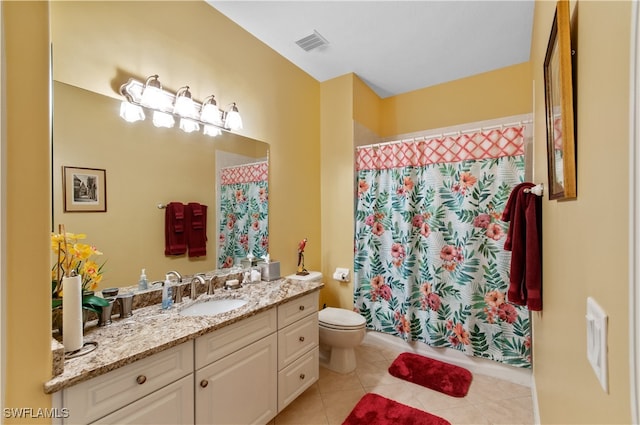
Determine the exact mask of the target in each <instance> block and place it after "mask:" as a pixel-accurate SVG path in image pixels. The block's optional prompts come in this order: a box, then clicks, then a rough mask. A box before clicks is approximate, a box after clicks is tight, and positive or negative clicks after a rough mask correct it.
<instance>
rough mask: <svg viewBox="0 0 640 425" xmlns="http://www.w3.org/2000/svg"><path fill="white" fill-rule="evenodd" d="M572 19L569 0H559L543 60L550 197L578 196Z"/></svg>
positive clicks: (560, 198) (570, 197)
mask: <svg viewBox="0 0 640 425" xmlns="http://www.w3.org/2000/svg"><path fill="white" fill-rule="evenodd" d="M570 20H571V17H570V11H569V1H568V0H559V1H558V3H557V4H556V11H555V15H554V18H553V26H552V28H551V35H550V37H549V44H548V46H547V52H546V56H545V60H544V88H545V115H546V129H547V131H546V136H547V169H548V177H549V184H548V187H549V189H548V193H549V199H550V200H554V199H555V200H563V199H575V198H576V197H577V187H576V154H575V119H574V110H573V102H574V99H573V96H574V94H573V76H572V72H573V71H572V54H573V51H572V48H571V27H570Z"/></svg>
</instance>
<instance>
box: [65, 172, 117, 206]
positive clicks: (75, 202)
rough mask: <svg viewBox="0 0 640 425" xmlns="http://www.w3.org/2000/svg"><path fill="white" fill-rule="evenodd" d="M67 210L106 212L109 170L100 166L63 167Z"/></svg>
mask: <svg viewBox="0 0 640 425" xmlns="http://www.w3.org/2000/svg"><path fill="white" fill-rule="evenodd" d="M62 187H63V191H62V192H63V198H64V211H65V212H106V211H107V171H106V170H104V169H100V168H83V167H67V166H63V167H62Z"/></svg>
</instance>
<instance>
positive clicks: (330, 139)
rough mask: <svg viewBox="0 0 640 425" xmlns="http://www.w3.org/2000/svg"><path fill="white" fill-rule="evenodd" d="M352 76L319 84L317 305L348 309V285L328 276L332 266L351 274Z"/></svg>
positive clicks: (350, 300)
mask: <svg viewBox="0 0 640 425" xmlns="http://www.w3.org/2000/svg"><path fill="white" fill-rule="evenodd" d="M353 80H354V76H353V74H348V75H344V76H342V77H338V78H334V79H332V80H329V81H325V82H324V83H322V85H321V93H322V94H321V103H322V109H321V122H322V133H321V144H320V145H321V155H320V164H321V169H322V172H321V185H320V186H321V191H320V194H321V205H322V273H323V274H324V277H325V283H326V286H325V288H324V289H322V291H321V293H320V295H321V297H320V304H321V305H322V304H325V303H326V304H327V305H329V306H335V307H343V308H352V306H353V284H352V282H349V283H345V282H337V281H335V280H333V278H332V277H331V276H332V275H333V272H334V270H335V269H336V267H346V268H349V269H350V270H351V272H353V118H352V116H353Z"/></svg>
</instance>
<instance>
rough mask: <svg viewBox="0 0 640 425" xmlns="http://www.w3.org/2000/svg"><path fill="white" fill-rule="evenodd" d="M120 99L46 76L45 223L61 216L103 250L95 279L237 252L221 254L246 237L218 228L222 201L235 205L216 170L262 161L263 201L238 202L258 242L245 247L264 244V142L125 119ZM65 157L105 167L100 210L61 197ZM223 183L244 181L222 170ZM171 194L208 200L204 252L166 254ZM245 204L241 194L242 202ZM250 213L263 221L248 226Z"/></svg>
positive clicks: (115, 281)
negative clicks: (49, 116)
mask: <svg viewBox="0 0 640 425" xmlns="http://www.w3.org/2000/svg"><path fill="white" fill-rule="evenodd" d="M120 102H121V101H120V100H119V99H115V98H111V97H107V96H104V95H100V94H97V93H94V92H90V91H87V90H83V89H80V88H77V87H74V86H70V85H67V84H64V83H61V82H58V81H54V82H53V176H52V180H53V190H52V197H53V199H52V205H53V217H52V223H53V226H54V228H53V230H54V231H57V229H58V225H59V224H64V225H65V228H66V230H67V231H68V232H72V233H84V234H86V235H87V239H86V242H87V243H89V244H92V245H95V246H96V247H97V248H98V249H99V250H100V251H101V252H102V253H103V255H102V256H101V257H100V258H99V260H100V261H99V263H102V262H105V261H106V263H105V265H104V277H103V282H102V283H101V285H100V287H101V288H104V287H111V286H130V285H134V284H135V283H136V281H137V278H138V276H139V275H140V270H141V269H143V268H144V269H146V272H147V276H148V278H149V280H150V281H153V280H160V279H163V278H164V275H165V273H166V272H167V271H169V270H178V271H179V272H180V273H182V274H193V273H197V272H204V271H209V270H213V269H217V268H220V267H221V266H222V265H223V264H222V263H224V262H225V261H226V262H227V264H226V265H228V263H229V261H231V262H236V259H232V260H229V259H228V257H229V256H230V255H231V256H233V254H229V253H236V254H237V255H238V256H241V255H242V252H241V251H242V250H241V248H238V246H240V247H243V246H245V245H243V243H244V242H245V241H244V239H243V240H242V241H241V242H242V243H239V242H240V241H239V239H240V237H239V236H237V235H236V234H235V233H233V232H230V231H226V230H225V226H229V223H228V218H229V217H232V216H231V215H230V214H232V213H231V212H230V211H231V209H232V208H238V205H237V204H236V203H234V202H232V201H231V200H230V199H229V198H228V194H226V193H227V192H229V193H231V191H230V190H228V191H227V192H225V188H224V187H223V186H224V184H225V182H222V181H221V180H220V179H221V177H220V176H221V175H222V174H223V173H225V172H226V173H227V175H234V176H237V175H238V173H239V174H240V175H242V174H243V172H244V171H247V170H249V171H252V172H253V174H256V173H255V170H256V169H261V170H262V171H263V172H262V174H260V173H258V174H260V178H259V179H256V180H255V181H256V182H257V183H256V185H257V188H255V194H256V195H255V196H256V199H257V201H256V202H259V201H260V200H262V202H264V203H263V204H262V205H261V206H260V205H255V204H254V205H253V209H252V210H246V214H245V215H246V216H247V217H249V220H247V221H246V222H245V223H244V224H243V225H245V226H248V227H249V228H250V231H249V232H248V233H251V235H250V238H251V239H252V240H253V241H255V242H252V244H254V243H255V244H257V245H256V247H255V250H254V252H256V253H260V252H261V249H264V250H265V252H266V249H267V244H268V230H267V228H266V224H267V223H268V217H267V211H268V209H267V208H266V205H268V203H267V202H266V201H267V190H266V185H267V178H266V175H265V173H268V155H269V146H268V144H267V143H264V142H261V141H257V140H253V139H249V138H246V137H242V136H238V135H236V134H232V133H227V132H224V133H223V134H222V135H221V136H218V137H209V136H205V135H203V134H201V133H195V132H194V133H184V132H182V131H181V130H180V129H178V128H169V129H167V128H156V127H154V126H153V124H152V122H151V119H149V118H147V119H146V120H144V121H141V122H136V123H128V122H126V121H124V120H122V119H121V118H120V117H119V109H120ZM64 167H74V168H75V169H92V170H104V179H103V180H104V182H106V184H105V188H104V189H103V190H104V191H105V192H106V202H105V204H106V205H105V207H104V209H105V210H106V211H96V212H93V211H74V209H73V208H68V207H65V203H64V200H63V199H64V188H65V185H66V187H67V188H68V189H72V186H73V183H72V181H73V180H72V179H70V178H69V176H67V178H66V179H65V180H66V181H63V168H64ZM225 170H226V171H225ZM100 173H102V171H100ZM101 175H102V174H101ZM226 183H229V184H236V185H241V186H242V185H244V186H246V185H247V183H248V182H247V181H246V179H245V180H242V179H239V180H238V179H236V180H235V181H234V180H233V179H231V180H229V179H228V178H227V182H226ZM244 186H243V187H244ZM234 190H235V191H234V192H233V193H237V188H236V189H234ZM25 195H26V194H25ZM225 197H227V198H225ZM240 200H243V199H242V198H241V199H240ZM244 201H247V199H246V196H245V199H244ZM171 202H178V203H182V204H188V203H190V202H192V203H199V204H201V205H207V207H208V208H207V223H206V228H207V232H206V235H207V239H208V240H207V244H206V249H207V251H206V255H202V256H198V257H191V258H190V257H189V256H188V255H187V254H185V255H176V256H171V255H169V256H167V255H165V211H166V209H163V208H159V206H166V205H167V204H169V203H171ZM221 205H224V208H225V209H224V210H221V209H220V207H221ZM249 205H250V203H249V202H246V208H249ZM236 221H239V219H236ZM256 221H259V222H260V226H264V227H260V229H256V226H257V225H256V224H255V223H256ZM252 226H253V227H252ZM221 229H222V230H221ZM230 238H237V239H238V240H234V241H233V242H234V243H236V242H237V243H236V244H235V245H230V244H229V243H227V244H226V245H225V243H224V242H225V240H226V241H227V242H228V241H229V239H230ZM251 249H252V250H253V246H252V248H251Z"/></svg>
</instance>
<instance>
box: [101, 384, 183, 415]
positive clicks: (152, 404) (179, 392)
mask: <svg viewBox="0 0 640 425" xmlns="http://www.w3.org/2000/svg"><path fill="white" fill-rule="evenodd" d="M193 415H194V414H193V375H188V376H185V377H184V378H182V379H180V380H178V381H176V382H174V383H172V384H169V385H167V386H166V387H164V388H161V389H159V390H158V391H156V392H153V393H151V394H149V395H148V396H146V397H143V398H141V399H140V400H138V401H136V402H133V403H131V404H129V405H128V406H125V407H123V408H122V409H120V410H117V411H115V412H114V413H112V414H110V415H107V416H105V417H104V418H101V419H98V420H97V421H95V422H93V423H94V424H119V425H128V424H148V425H154V424H157V425H160V424H192V423H193Z"/></svg>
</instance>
